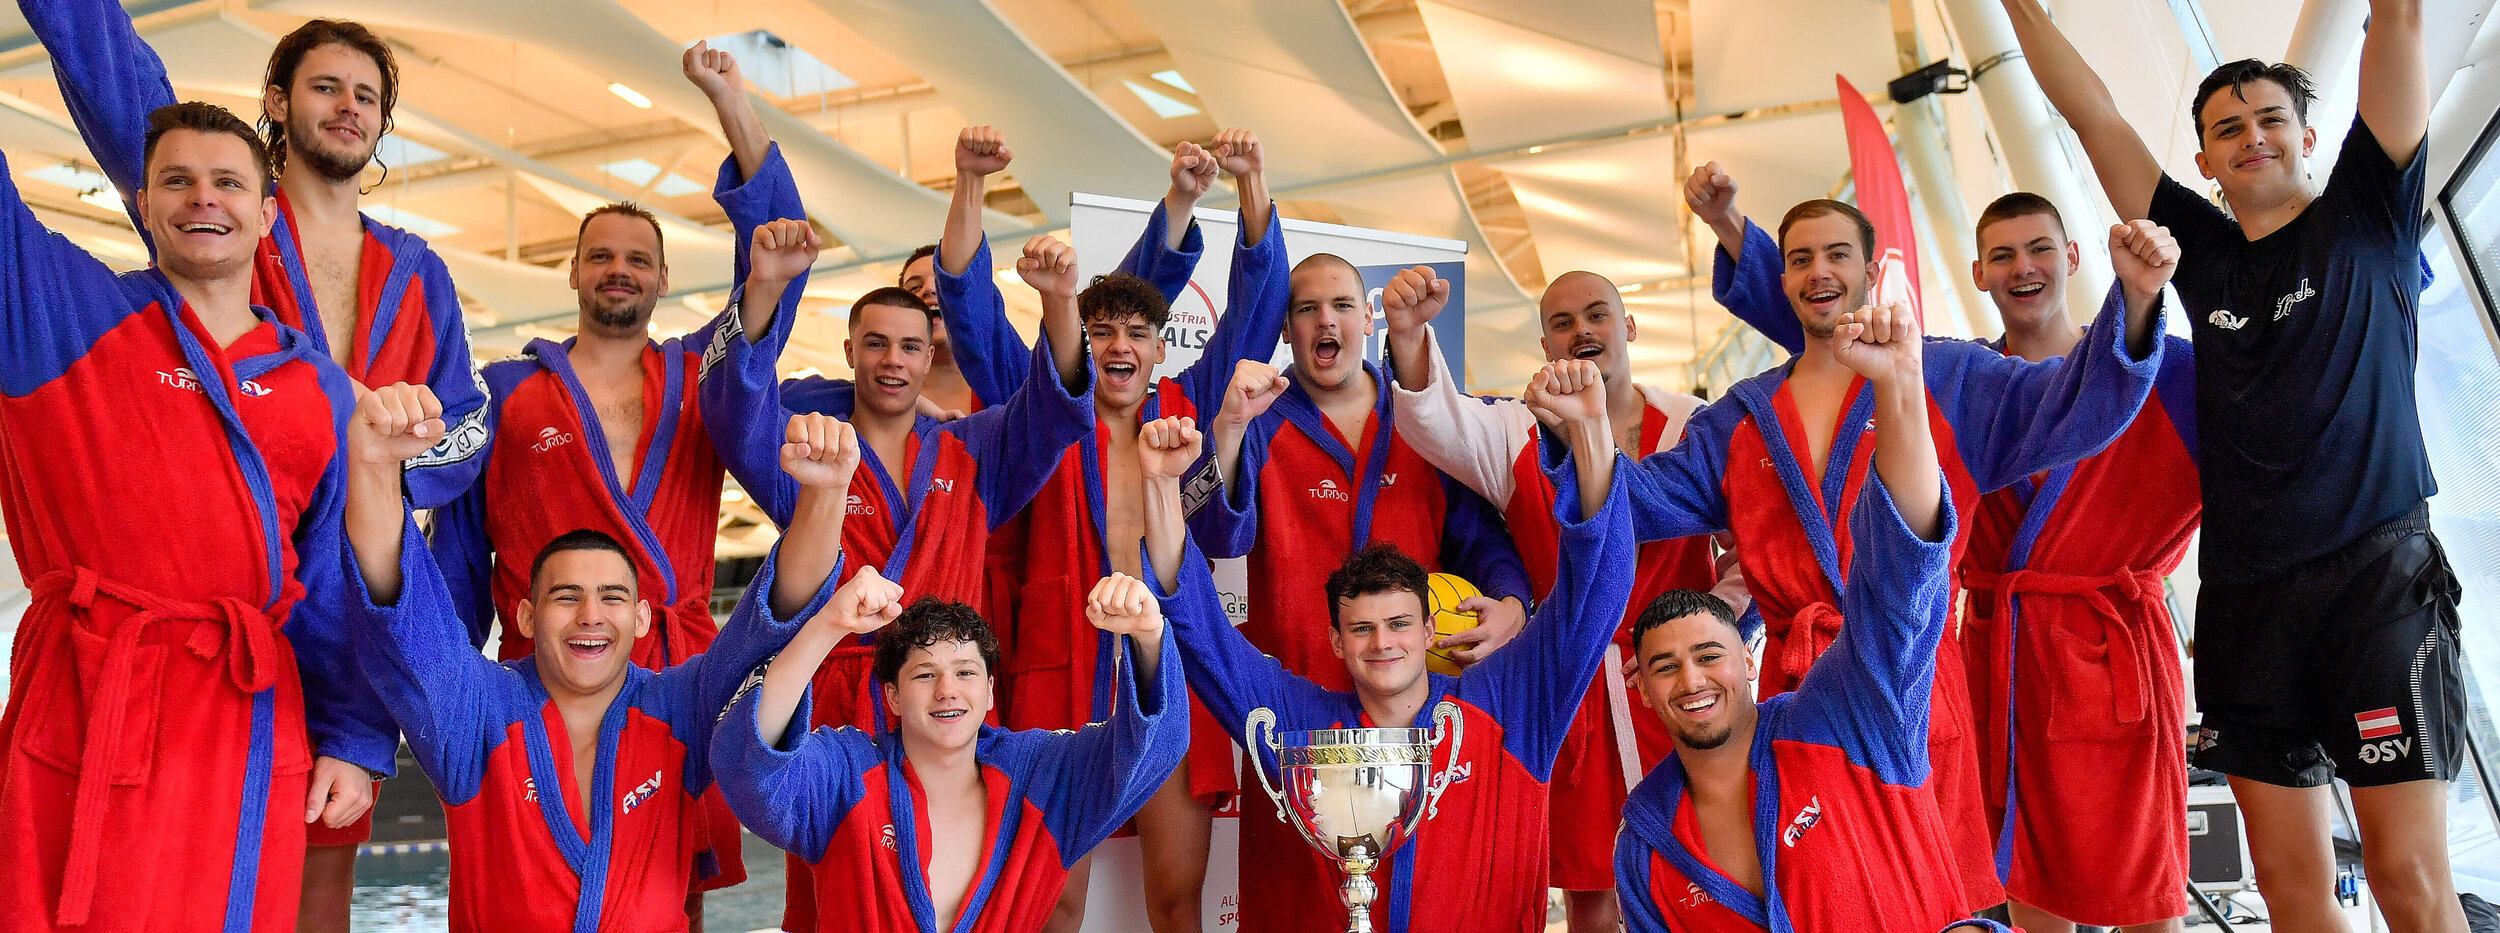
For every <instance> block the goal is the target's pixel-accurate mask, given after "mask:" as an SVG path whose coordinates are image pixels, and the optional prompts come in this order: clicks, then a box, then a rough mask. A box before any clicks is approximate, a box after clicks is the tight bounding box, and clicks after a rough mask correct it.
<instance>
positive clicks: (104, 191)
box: [25, 164, 129, 214]
mask: <svg viewBox="0 0 2500 933" xmlns="http://www.w3.org/2000/svg"><path fill="white" fill-rule="evenodd" d="M25 174H26V177H28V178H32V179H34V180H36V181H40V182H45V183H47V184H54V185H59V186H61V187H63V188H67V189H69V190H71V191H75V192H78V199H79V200H81V201H85V202H87V203H89V204H92V205H95V206H96V207H98V208H101V209H103V210H108V211H112V212H113V213H116V214H119V213H121V212H123V211H125V210H128V209H129V208H128V207H127V206H125V205H123V204H122V193H121V192H120V191H118V190H116V189H115V188H114V187H113V180H112V179H109V178H106V177H104V175H103V173H101V172H91V171H88V170H86V169H83V168H79V167H78V166H75V165H67V164H63V165H47V166H44V167H42V168H39V169H36V170H34V171H31V172H27V173H25Z"/></svg>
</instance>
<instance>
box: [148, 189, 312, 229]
mask: <svg viewBox="0 0 2500 933" xmlns="http://www.w3.org/2000/svg"><path fill="white" fill-rule="evenodd" d="M139 216H141V217H145V216H147V212H146V211H144V210H142V211H140V212H139ZM277 225H278V197H277V196H276V195H270V196H269V197H265V198H262V199H260V229H261V230H262V231H263V232H267V231H268V230H269V228H271V227H274V226H277Z"/></svg>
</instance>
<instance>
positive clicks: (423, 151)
mask: <svg viewBox="0 0 2500 933" xmlns="http://www.w3.org/2000/svg"><path fill="white" fill-rule="evenodd" d="M373 157H374V158H376V159H380V160H382V164H384V165H388V166H392V167H395V168H407V167H409V166H411V165H424V164H425V163H428V162H438V161H441V160H443V159H448V158H451V154H450V153H447V152H444V151H443V150H440V149H436V148H434V147H432V146H428V145H426V144H424V143H421V142H416V141H413V140H410V139H409V138H408V137H405V136H401V135H399V134H397V133H393V134H391V135H388V136H384V137H382V142H381V144H379V145H376V146H374V147H373Z"/></svg>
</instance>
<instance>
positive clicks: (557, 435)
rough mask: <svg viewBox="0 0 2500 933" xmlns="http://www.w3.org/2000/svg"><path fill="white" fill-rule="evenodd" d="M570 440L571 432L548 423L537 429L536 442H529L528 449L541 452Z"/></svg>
mask: <svg viewBox="0 0 2500 933" xmlns="http://www.w3.org/2000/svg"><path fill="white" fill-rule="evenodd" d="M572 442H573V432H571V431H560V430H557V429H556V427H555V426H554V425H548V426H546V427H543V428H540V429H538V442H537V443H535V444H531V445H530V449H531V450H535V451H537V452H539V453H542V454H543V453H546V452H548V451H550V450H554V449H556V448H558V447H562V446H564V445H566V444H570V443H572Z"/></svg>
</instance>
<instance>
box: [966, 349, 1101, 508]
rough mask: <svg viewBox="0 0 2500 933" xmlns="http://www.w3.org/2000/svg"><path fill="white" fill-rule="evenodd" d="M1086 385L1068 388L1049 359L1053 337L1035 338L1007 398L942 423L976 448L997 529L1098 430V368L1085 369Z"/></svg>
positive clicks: (985, 499)
mask: <svg viewBox="0 0 2500 933" xmlns="http://www.w3.org/2000/svg"><path fill="white" fill-rule="evenodd" d="M1084 379H1085V391H1083V392H1069V391H1068V387H1067V384H1066V383H1063V382H1061V381H1059V369H1058V367H1056V366H1053V365H1051V362H1050V338H1049V336H1048V335H1044V336H1043V338H1042V339H1041V340H1038V341H1035V342H1034V344H1033V359H1032V365H1031V366H1030V367H1029V368H1028V369H1027V370H1026V375H1025V379H1024V385H1023V386H1022V387H1020V388H1018V389H1017V390H1016V394H1014V395H1012V396H1009V397H1008V398H1007V404H1005V405H1002V406H999V407H997V408H984V409H982V410H980V411H977V412H974V413H972V414H970V415H966V416H964V417H962V418H958V419H956V420H954V421H951V422H948V423H947V424H946V425H945V426H944V427H941V428H939V430H941V431H945V432H947V433H949V434H953V435H955V437H956V438H958V439H960V440H962V441H963V443H964V447H965V449H967V450H970V451H971V452H972V457H973V460H974V462H976V463H979V464H980V473H979V474H978V475H977V476H976V478H975V480H974V485H975V486H977V487H978V488H979V490H980V494H981V504H982V506H983V507H984V508H986V509H987V510H988V511H989V521H990V527H991V528H992V529H996V528H997V527H998V526H1000V525H1003V524H1006V523H1007V520H1008V519H1011V518H1014V517H1015V515H1016V513H1018V512H1021V511H1024V506H1025V503H1028V502H1031V501H1033V496H1034V495H1035V494H1036V493H1039V492H1041V491H1042V486H1043V485H1044V484H1047V483H1049V482H1050V477H1051V475H1052V474H1054V473H1057V472H1058V471H1059V461H1060V460H1061V459H1063V458H1064V457H1065V456H1066V455H1067V451H1068V448H1069V447H1071V446H1074V445H1075V444H1077V443H1078V442H1080V441H1083V440H1084V439H1085V438H1086V436H1087V435H1090V434H1092V433H1094V371H1093V368H1092V367H1087V368H1086V369H1085V376H1084Z"/></svg>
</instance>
